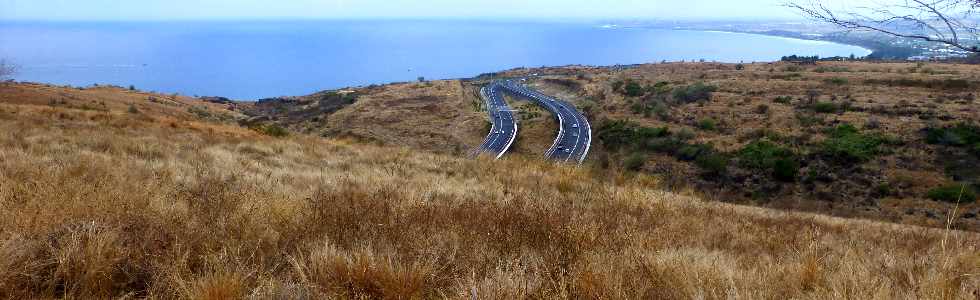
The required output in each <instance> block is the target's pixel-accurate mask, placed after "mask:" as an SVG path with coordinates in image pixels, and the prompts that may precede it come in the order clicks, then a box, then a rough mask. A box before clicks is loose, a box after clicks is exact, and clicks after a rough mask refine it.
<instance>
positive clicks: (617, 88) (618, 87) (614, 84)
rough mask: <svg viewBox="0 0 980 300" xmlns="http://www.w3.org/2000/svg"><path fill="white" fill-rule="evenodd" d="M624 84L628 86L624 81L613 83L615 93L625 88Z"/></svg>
mask: <svg viewBox="0 0 980 300" xmlns="http://www.w3.org/2000/svg"><path fill="white" fill-rule="evenodd" d="M624 84H626V83H625V82H623V81H622V80H616V81H613V83H612V89H613V91H618V90H619V89H621V88H623V85H624Z"/></svg>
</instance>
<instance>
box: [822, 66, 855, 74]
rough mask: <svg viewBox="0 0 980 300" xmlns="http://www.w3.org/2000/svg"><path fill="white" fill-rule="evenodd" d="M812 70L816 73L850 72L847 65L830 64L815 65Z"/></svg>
mask: <svg viewBox="0 0 980 300" xmlns="http://www.w3.org/2000/svg"><path fill="white" fill-rule="evenodd" d="M813 71H814V72H817V73H826V72H832V73H839V72H850V71H851V70H850V69H848V68H847V67H839V66H830V67H817V68H816V69H813Z"/></svg>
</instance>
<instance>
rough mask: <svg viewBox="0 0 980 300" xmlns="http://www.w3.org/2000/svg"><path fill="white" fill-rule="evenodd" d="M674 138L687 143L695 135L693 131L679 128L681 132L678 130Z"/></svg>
mask: <svg viewBox="0 0 980 300" xmlns="http://www.w3.org/2000/svg"><path fill="white" fill-rule="evenodd" d="M674 136H675V137H677V139H678V140H682V141H687V140H691V139H693V138H694V137H696V136H697V134H695V133H694V131H692V130H690V129H687V128H681V130H678V131H677V133H675V134H674Z"/></svg>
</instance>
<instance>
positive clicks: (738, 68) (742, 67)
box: [735, 64, 745, 71]
mask: <svg viewBox="0 0 980 300" xmlns="http://www.w3.org/2000/svg"><path fill="white" fill-rule="evenodd" d="M735 70H737V71H741V70H745V65H743V64H737V65H735Z"/></svg>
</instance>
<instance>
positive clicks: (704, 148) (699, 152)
mask: <svg viewBox="0 0 980 300" xmlns="http://www.w3.org/2000/svg"><path fill="white" fill-rule="evenodd" d="M712 152H714V147H712V146H711V145H705V144H691V145H684V146H681V148H680V149H677V153H676V155H677V159H679V160H683V161H693V160H697V159H698V158H699V157H701V156H703V155H706V154H709V153H712Z"/></svg>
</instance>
